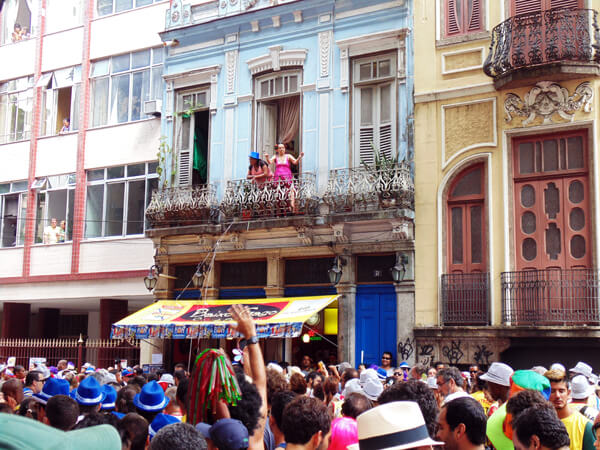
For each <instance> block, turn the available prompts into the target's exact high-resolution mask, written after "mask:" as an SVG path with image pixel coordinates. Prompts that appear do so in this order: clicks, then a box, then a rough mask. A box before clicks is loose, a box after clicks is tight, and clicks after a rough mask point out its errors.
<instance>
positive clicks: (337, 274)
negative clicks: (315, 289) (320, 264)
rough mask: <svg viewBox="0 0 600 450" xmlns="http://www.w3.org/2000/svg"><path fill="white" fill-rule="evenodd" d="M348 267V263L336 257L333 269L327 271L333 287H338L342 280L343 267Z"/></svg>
mask: <svg viewBox="0 0 600 450" xmlns="http://www.w3.org/2000/svg"><path fill="white" fill-rule="evenodd" d="M345 265H346V261H344V260H343V259H342V258H341V257H339V256H336V257H335V258H334V260H333V266H331V269H329V270H328V271H327V275H329V281H330V282H331V284H333V285H337V284H338V283H339V282H340V280H341V279H342V274H343V272H342V266H345Z"/></svg>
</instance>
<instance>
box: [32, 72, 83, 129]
mask: <svg viewBox="0 0 600 450" xmlns="http://www.w3.org/2000/svg"><path fill="white" fill-rule="evenodd" d="M66 73H67V74H69V76H70V78H71V79H70V80H69V78H67V77H65V74H66ZM37 86H38V87H39V86H41V87H42V88H43V91H42V102H43V107H42V114H41V121H42V122H41V124H42V126H41V135H42V136H54V135H57V134H60V129H61V128H62V121H63V119H64V117H59V116H58V93H59V90H62V89H68V88H71V104H70V106H69V115H68V116H67V117H69V119H70V120H71V123H70V126H69V131H76V130H78V129H79V101H80V98H81V97H80V95H81V66H74V67H69V68H67V69H62V70H56V71H54V72H48V73H45V74H43V75H42V76H41V77H40V79H39V80H38V83H37ZM53 124H54V126H52V125H53ZM57 128H58V130H57Z"/></svg>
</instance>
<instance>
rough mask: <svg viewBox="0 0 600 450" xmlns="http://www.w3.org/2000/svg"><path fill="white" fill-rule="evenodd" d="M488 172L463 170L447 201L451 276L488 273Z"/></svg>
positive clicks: (478, 168)
mask: <svg viewBox="0 0 600 450" xmlns="http://www.w3.org/2000/svg"><path fill="white" fill-rule="evenodd" d="M484 177H485V168H484V165H483V164H477V165H475V166H471V167H469V168H467V169H465V170H463V171H462V172H461V173H460V174H459V175H458V176H457V177H456V179H455V180H454V182H453V183H452V184H451V185H450V190H449V191H448V197H447V218H448V227H447V237H448V241H447V242H448V251H447V255H448V273H474V272H485V271H486V268H487V265H486V251H485V248H486V247H485V242H486V239H485V220H484V218H485V214H484V211H485V191H484Z"/></svg>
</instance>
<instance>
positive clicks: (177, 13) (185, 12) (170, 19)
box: [165, 0, 192, 30]
mask: <svg viewBox="0 0 600 450" xmlns="http://www.w3.org/2000/svg"><path fill="white" fill-rule="evenodd" d="M191 18H192V7H191V5H183V4H182V1H181V0H173V3H172V4H171V7H170V8H169V10H168V11H167V20H166V24H165V28H166V29H167V30H168V29H170V28H175V27H180V26H183V25H189V24H190V23H191V21H190V20H191Z"/></svg>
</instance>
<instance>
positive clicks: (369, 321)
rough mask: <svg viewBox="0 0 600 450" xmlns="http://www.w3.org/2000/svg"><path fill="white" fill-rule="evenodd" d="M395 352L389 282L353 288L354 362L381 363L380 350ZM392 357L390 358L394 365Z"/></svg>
mask: <svg viewBox="0 0 600 450" xmlns="http://www.w3.org/2000/svg"><path fill="white" fill-rule="evenodd" d="M383 352H391V353H392V355H394V357H395V355H396V291H395V289H394V286H393V285H376V286H363V285H359V286H358V287H357V289H356V355H355V361H356V366H358V364H360V361H361V355H362V360H363V362H364V363H365V364H366V365H367V367H368V366H369V365H370V364H377V365H379V364H380V363H381V354H382V353H383ZM395 364H396V361H392V365H395Z"/></svg>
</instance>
